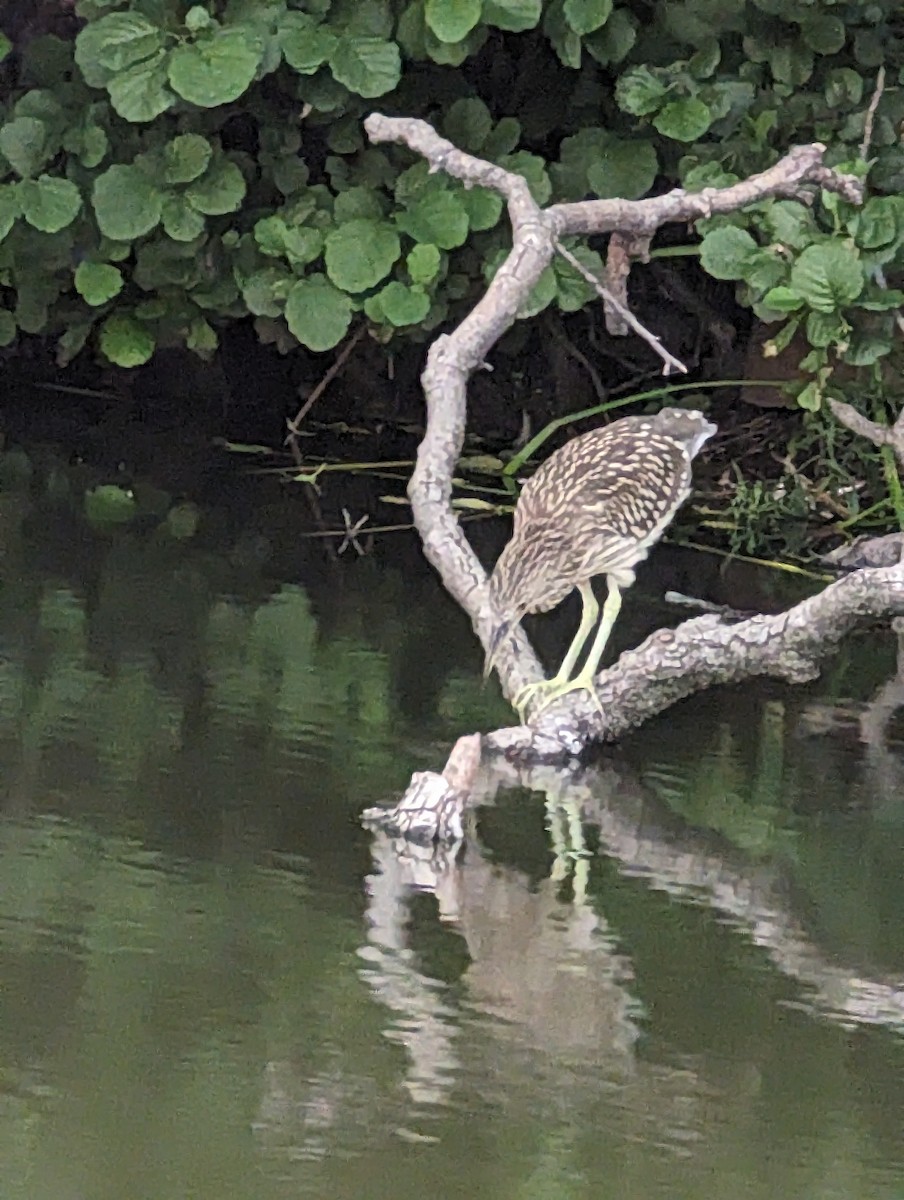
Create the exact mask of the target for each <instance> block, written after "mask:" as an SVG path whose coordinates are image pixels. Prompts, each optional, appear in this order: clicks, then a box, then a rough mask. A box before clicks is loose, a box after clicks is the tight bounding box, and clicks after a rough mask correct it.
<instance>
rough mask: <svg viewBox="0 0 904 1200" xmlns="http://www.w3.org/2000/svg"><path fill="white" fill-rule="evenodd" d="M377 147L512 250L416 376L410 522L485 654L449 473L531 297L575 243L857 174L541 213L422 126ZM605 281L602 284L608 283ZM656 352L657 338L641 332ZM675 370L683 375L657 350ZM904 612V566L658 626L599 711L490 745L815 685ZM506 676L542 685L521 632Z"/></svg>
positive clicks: (802, 160) (391, 130)
mask: <svg viewBox="0 0 904 1200" xmlns="http://www.w3.org/2000/svg"><path fill="white" fill-rule="evenodd" d="M365 127H366V129H367V133H368V135H369V137H370V139H371V141H372V142H375V143H377V142H396V143H400V144H403V145H406V146H408V147H409V148H410V149H411V150H413V151H414V152H415V153H416V154H419V155H421V156H422V157H423V158H424V159H425V160H426V161H427V162H428V163H429V165H430V169H431V170H432V171H440V170H441V171H445V172H446V174H448V175H450V176H451V177H453V178H455V179H458V180H461V181H462V182H463V183H464V184H465V186H466V187H471V186H474V185H480V186H482V187H487V188H491V189H493V190H494V191H496V192H499V193H500V194H501V195H502V196H503V197H504V199H505V201H506V204H507V207H508V214H509V220H510V222H511V228H512V249H511V251H510V252H509V254H508V256H507V258H506V259H505V261H504V262H503V264H502V266H501V267H500V268H499V270H498V271H497V273H496V275H495V277H494V278H493V280H492V282H491V283H490V285H489V286H488V288H487V290H486V292H485V293H484V295H483V296H482V297H481V299H480V300H479V301H478V302H477V304H476V305H475V306H474V308H473V309H472V311H471V312H470V313H469V314H468V316H466V317H465V319H464V320H463V321H462V322H461V324H460V325H459V326H458V328H457V329H455V330H453V332H452V333H450V334H447V335H443V336H441V337H439V338H437V340H436V341H435V342H434V343H433V345H432V346H431V348H430V351H429V354H428V356H427V365H426V368H425V370H424V373H423V376H422V382H423V386H424V392H425V395H426V400H427V426H426V432H425V435H424V438H423V441H422V442H421V445H420V447H419V449H418V455H417V463H416V466H415V469H414V473H413V475H412V477H411V481H410V483H409V487H408V495H409V498H410V500H411V506H412V511H413V515H414V521H415V524H416V526H417V529H418V532H419V533H420V536H421V539H422V541H423V545H424V551H425V553H426V555H427V558H428V559H429V561H430V562H431V563H432V564H433V566H434V567H435V568H436V570H437V571H438V572H439V574H440V576H441V578H442V580H443V583H444V584H445V586H446V589H447V590H448V591H449V592H450V594H451V595H452V596H454V598H455V599H456V600H457V601H458V603H459V604H460V605H461V606H462V608H464V609H465V611H466V612H467V613H468V615H469V616H470V618H471V621H472V623H473V625H474V628H475V631H476V632H477V635H478V637H479V638H480V640H481V642H482V643H483V645H484V647H486V646H487V645H488V644H489V639H490V636H491V633H492V617H491V613H490V609H489V604H488V594H487V588H486V575H485V572H484V570H483V567H482V566H481V564H480V562H479V561H478V559H477V556H476V554H475V553H474V551H473V550H472V549H471V546H470V545H469V543H468V541H467V539H466V538H465V536H464V534H463V532H462V529H461V526H460V525H459V523H458V520H457V518H456V516H455V513H454V511H453V509H452V506H451V494H452V475H453V471H454V468H455V465H456V463H457V461H458V458H459V455H460V454H461V450H462V447H463V444H464V437H465V424H466V413H467V381H468V378H469V376H470V375H471V374H472V372H474V371H476V370H477V369H478V368H480V367H481V366H482V365H483V364H484V363H485V361H486V358H487V356H488V355H489V353H490V351H491V349H492V347H493V346H494V344H495V343H496V342H497V341H498V339H499V338H500V337H501V336H502V335H503V334H504V333H505V332H506V330H508V329H509V328H510V326H511V325H512V324H513V323H514V322H515V320H516V319H517V317H518V312H519V309H521V307H522V306H523V304H524V302H525V300H526V299H527V297H528V295H529V293H530V291H531V289H532V288H533V286H534V285H535V284H536V282H537V281H538V279H539V278H540V275H541V273H542V272H543V270H544V269H545V268H546V267H547V266H548V265H549V263H550V262H551V261H552V259H553V257H554V255H555V254H556V253H557V248H558V246H559V244H560V242H561V240H562V239H563V238H564V237H566V236H569V235H575V234H580V235H590V234H601V233H617V234H618V236H619V239H620V242H621V243H622V244H625V245H637V246H643V245H645V244H648V243H649V240H650V239H651V238H652V237H653V235H654V234H655V233H656V231H657V230H658V229H659V228H660V227H661V226H663V225H666V224H669V223H672V222H676V221H680V222H685V223H686V222H694V221H696V220H699V219H700V218H703V217H710V216H712V215H713V214H715V213H730V212H735V211H737V210H738V209H741V208H744V207H745V206H747V205H749V204H753V203H756V202H759V201H763V200H767V199H770V198H773V197H788V196H791V197H795V198H797V199H801V198H804V199H807V198H810V197H811V196H812V193H813V190H814V189H816V188H824V189H826V190H828V191H832V192H836V193H838V194H839V195H841V196H842V197H844V199H846V200H848V201H850V202H851V203H855V204H856V203H861V202H862V200H863V188H862V183H861V181H860V180H859V179H857V178H855V177H854V176H851V175H844V174H841V173H839V172H836V171H834V170H832V169H830V168H828V167H826V166H824V165H823V161H822V158H823V154H824V152H825V147H824V146H822V145H819V144H814V145H810V146H798V147H796V148H795V149H793V150H791V151H790V152H789V153H788V154H786V155H785V156H784V158H782V159H781V160H780V161H779V162H777V163H776V164H775V165H774V166H772V167H770V168H769V169H768V170H766V171H763V172H761V173H760V174H758V175H754V176H752V177H751V178H750V179H746V180H742V181H741V182H740V183H736V184H734V185H732V186H731V187H727V188H707V189H704V190H703V191H702V192H686V191H684V190H682V189H680V188H676V189H674V190H672V191H670V192H667V193H666V194H664V195H661V196H654V197H650V198H648V199H645V200H588V201H582V202H580V203H576V204H555V205H551V206H549V207H548V208H541V207H540V206H539V205H538V204H537V203H536V201H535V200H534V199H533V197H532V196H531V193H530V190H529V188H528V185H527V183H526V181H525V180H524V179H523V178H522V177H521V176H520V175H517V174H515V173H513V172H511V171H506V170H504V169H503V168H502V167H499V166H497V165H496V164H494V163H490V162H486V161H484V160H482V159H479V158H475V157H474V156H473V155H470V154H465V153H463V152H462V151H460V150H457V149H456V148H455V147H454V146H453V145H452V144H451V142H448V141H446V140H445V139H444V138H442V137H440V136H439V135H438V134H437V133H436V132H435V130H434V129H432V128H431V126H429V125H428V124H426V122H424V121H419V120H414V119H406V118H393V117H385V116H381V115H379V114H373V115H372V116H370V117H368V118H367V120H366V122H365ZM600 283H601V286H602V281H600ZM642 336H644V337H645V338H646V340H647V341H649V343H650V344H651V345H653V346H658V345H659V343H658V339H657V338H656V337H655V335H654V334H653V333H650V332H649V331H647V330H642ZM659 352H660V354H661V356H662V357H663V359H664V361H665V363H666V365H667V367H668V366H669V365H671V366H672V367H674V366H675V364H676V360H674V359H673V358H672V357H671V355H669V354H668V352H667V351H664V350H662V349H660V351H659ZM899 613H904V568H902V567H890V568H887V569H884V570H873V571H861V572H857V573H855V574H854V575H852V576H849V577H848V578H846V579H844V580H841V581H840V582H838V583H835V584H833V585H831V586H830V587H828V588H827V589H826V590H825V591H824V592H823V593H822V594H821V595H820V596H817V597H814V598H812V599H810V600H806V601H804V603H803V604H801V605H798V606H797V607H796V608H795V609H792V610H791V612H789V613H786V614H783V615H782V616H777V617H755V618H752V619H751V620H748V621H745V622H742V623H740V624H736V625H730V626H729V625H724V624H722V623H721V622H720V620H719V619H718V618H716V617H712V616H706V617H700V618H696V619H694V620H691V621H687V622H685V623H684V624H683V625H682V626H680V627H679V629H677V630H674V631H672V630H663V631H660V632H659V633H657V634H655V635H654V636H653V637H651V638H649V639H648V640H647V641H646V642H645V643H644V645H643V646H641V647H640V648H639V649H637V650H634V651H632V652H630V653H628V654H623V655H622V657H621V658H620V659H619V661H618V663H617V664H616V665H615V666H613V667H611V668H609V669H608V670H606V671H603V672H602V673H601V674H600V675H599V677H598V681H597V690H598V693H599V695H600V697H601V699H602V701H603V708H604V713H605V715H602V714H600V713H598V712H596V711H595V710H592V709H590V708H589V706H585V705H584V703H583V701H582V699H581V693H574V694H571V695H569V696H567V697H565V698H564V699H563V700H562V701H560V702H558V703H557V704H555V705H553V706H551V707H550V708H549V709H548V710H547V711H546V712H545V713H543V715H542V718H541V720H540V721H539V722H538V723H537V725H536V727H532V728H530V729H528V728H523V729H519V730H511V731H501V732H500V733H498V734H495V735H492V736H491V738H490V739H489V741H490V742H491V743H493V744H495V745H496V746H498V747H499V748H503V747H504V748H506V749H507V750H509V751H512V750H514V749H516V748H517V749H519V750H521V751H523V752H524V753H525V754H527V755H532V756H537V755H538V754H539V755H541V756H542V755H545V754H547V753H548V754H551V755H553V756H556V755H559V756H560V755H561V754H562V753H577V752H578V751H579V750H580V749H582V748H583V746H584V745H586V744H587V743H588V742H590V741H595V740H599V739H601V738H613V737H617V736H619V735H620V734H621V733H623V732H625V730H627V729H629V728H631V727H632V726H635V725H638V724H640V723H641V722H642V721H644V720H646V719H647V718H648V717H651V716H653V715H654V714H655V713H657V712H660V711H662V710H663V709H664V708H666V707H668V705H670V704H672V703H674V702H675V701H676V700H678V699H679V698H681V697H682V696H686V695H689V694H690V693H692V692H695V691H699V690H701V689H702V688H705V687H709V686H711V685H712V684H715V683H723V682H736V681H739V680H741V679H744V678H748V677H750V676H752V675H774V676H777V677H780V678H784V679H790V680H801V679H810V678H812V677H813V676H814V674H815V673H816V670H817V668H816V662H817V660H818V658H819V657H820V655H822V654H825V653H826V652H827V651H829V650H830V649H831V648H832V647H833V646H834V645H835V644H836V643H837V641H838V639H839V638H840V637H841V636H843V634H845V633H846V632H848V631H849V630H850V629H851V628H853V627H854V626H855V625H856V624H857V623H858V622H859V621H863V620H866V619H869V618H880V617H885V616H890V615H896V614H899ZM498 669H499V674H500V678H501V680H502V685H503V689H504V691H505V693H506V695H507V696H508V697H511V696H513V695H514V694H516V693H517V692H518V691H519V690H520V689H521V688H522V687H524V686H525V685H526V684H529V683H533V682H536V681H537V680H538V679H539V678H540V677H541V672H540V664H539V663H538V661H537V658H536V656H535V655H534V653H533V651H532V650H531V648H530V645H529V643H528V641H527V639H526V637H525V636H524V634H523V633H521V632H520V631H519V633H518V634H517V636H516V637H514V638H509V639H506V645H505V647H504V649H503V650H502V652H501V653H500V656H499V660H498Z"/></svg>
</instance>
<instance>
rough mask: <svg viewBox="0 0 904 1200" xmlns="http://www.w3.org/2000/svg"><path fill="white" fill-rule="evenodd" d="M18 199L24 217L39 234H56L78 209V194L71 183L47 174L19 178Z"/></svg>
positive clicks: (72, 219) (79, 197) (80, 203)
mask: <svg viewBox="0 0 904 1200" xmlns="http://www.w3.org/2000/svg"><path fill="white" fill-rule="evenodd" d="M19 200H20V202H21V204H22V215H23V216H24V217H25V220H26V221H27V222H28V223H29V225H31V226H33V227H34V228H35V229H40V231H41V232H42V233H59V231H60V230H61V229H65V228H66V226H67V225H71V224H72V222H73V221H74V220H75V218H76V217H77V216H78V214H79V213H80V212H81V210H82V197H81V193H80V192H79V190H78V188H77V187H76V186H75V184H74V183H72V182H71V181H70V180H68V179H56V178H53V177H52V176H50V175H41V176H39V177H38V178H37V179H23V180H22V182H21V183H20V184H19Z"/></svg>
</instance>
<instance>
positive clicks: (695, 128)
mask: <svg viewBox="0 0 904 1200" xmlns="http://www.w3.org/2000/svg"><path fill="white" fill-rule="evenodd" d="M712 122H713V115H712V113H711V112H710V110H709V108H708V107H707V106H706V105H705V104H704V103H703V101H702V100H699V99H698V98H697V97H696V96H688V97H686V98H685V99H684V100H672V101H671V102H670V103H669V104H666V105H664V106H663V107H662V108H661V109H660V110H659V112H658V113H657V114H656V116H655V117H654V118H653V125H654V127H655V128H656V130H657V132H659V133H661V134H662V136H663V137H668V138H674V139H675V141H676V142H695V141H696V140H697V139H698V138H701V137H703V135H704V133H706V131H707V129H709V127H710V125H711V124H712Z"/></svg>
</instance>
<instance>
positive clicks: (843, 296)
mask: <svg viewBox="0 0 904 1200" xmlns="http://www.w3.org/2000/svg"><path fill="white" fill-rule="evenodd" d="M863 284H864V275H863V267H862V265H861V263H860V259H859V257H858V255H857V251H856V250H855V249H854V248H853V247H852V246H850V245H848V244H846V243H845V242H820V243H817V244H816V245H814V246H808V247H807V248H806V250H804V251H803V253H802V254H801V255H800V257H799V258H798V259H797V261H796V262H795V264H794V266H793V267H792V268H791V286H792V288H793V289H794V291H795V292H797V293H798V295H799V296H802V297H803V299H804V300H805V301H806V302H807V304H809V306H810V307H811V308H815V309H816V311H817V312H832V311H834V310H835V309H836V308H841V307H843V306H844V305H845V304H850V303H851V302H852V301H853V300H856V299H857V297H858V296H859V295H860V293H861V291H862V290H863Z"/></svg>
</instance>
